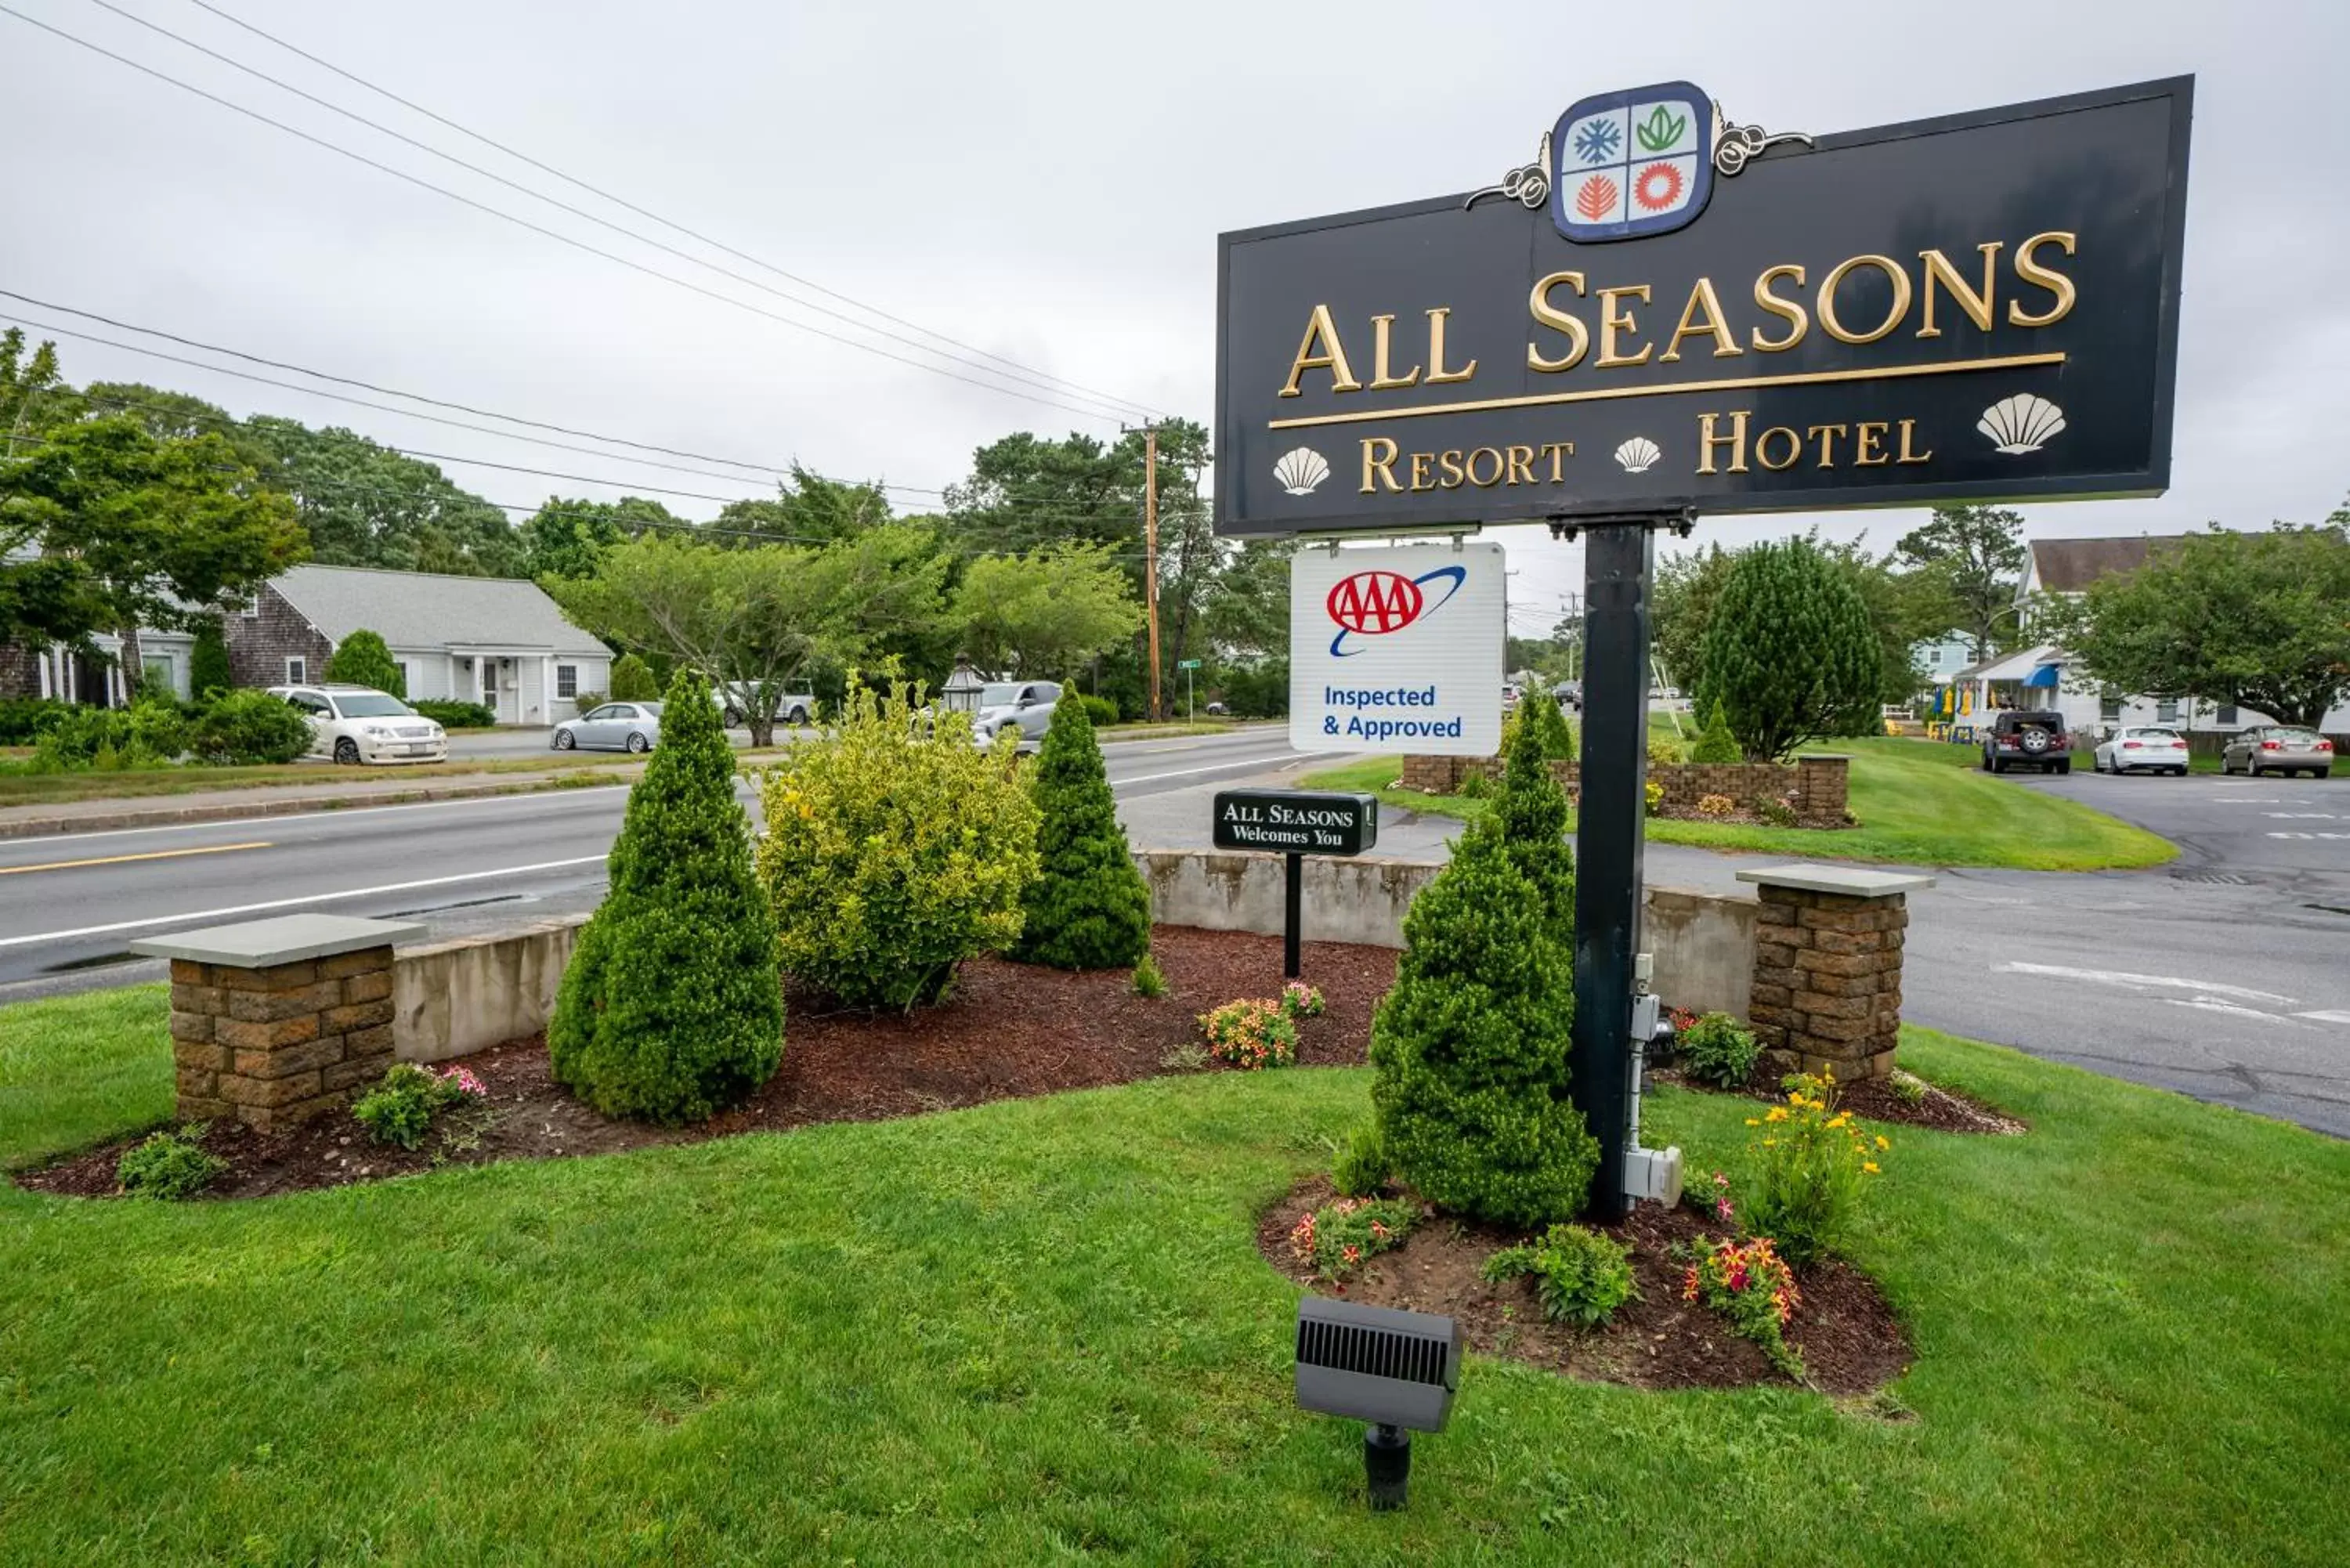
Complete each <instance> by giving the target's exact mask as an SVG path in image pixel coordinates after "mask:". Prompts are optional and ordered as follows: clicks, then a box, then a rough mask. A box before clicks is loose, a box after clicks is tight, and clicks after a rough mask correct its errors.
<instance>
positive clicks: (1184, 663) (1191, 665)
mask: <svg viewBox="0 0 2350 1568" xmlns="http://www.w3.org/2000/svg"><path fill="white" fill-rule="evenodd" d="M1175 668H1176V669H1178V670H1197V669H1199V668H1200V661H1199V660H1198V659H1180V660H1178V661H1177V662H1176V665H1175Z"/></svg>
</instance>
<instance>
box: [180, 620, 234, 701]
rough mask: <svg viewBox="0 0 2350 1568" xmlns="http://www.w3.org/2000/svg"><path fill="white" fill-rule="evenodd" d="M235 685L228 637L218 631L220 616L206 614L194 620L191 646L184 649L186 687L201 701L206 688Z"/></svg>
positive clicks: (225, 688)
mask: <svg viewBox="0 0 2350 1568" xmlns="http://www.w3.org/2000/svg"><path fill="white" fill-rule="evenodd" d="M235 688H236V674H235V671H234V670H232V669H231V668H230V665H229V660H228V641H227V639H225V638H224V637H223V636H222V635H221V623H220V618H219V617H218V616H206V617H204V618H203V619H202V620H200V621H198V622H196V642H195V646H194V647H193V648H192V649H189V650H188V691H189V692H190V694H191V695H192V696H193V697H194V698H195V699H196V701H199V702H201V701H203V699H204V696H205V694H206V693H208V692H213V691H234V690H235Z"/></svg>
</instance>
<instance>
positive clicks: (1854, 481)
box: [1215, 77, 2194, 1215]
mask: <svg viewBox="0 0 2350 1568" xmlns="http://www.w3.org/2000/svg"><path fill="white" fill-rule="evenodd" d="M2193 102H2194V78H2191V77H2178V78H2170V79H2168V80H2162V81H2151V82H2141V83H2137V84H2135V85H2133V86H2128V87H2120V88H2109V89H2106V90H2104V91H2098V92H2086V93H2077V94H2074V95H2072V96H2070V97H2066V98H2059V99H2044V100H2042V101H2040V102H2036V103H2025V104H2015V105H2010V106H2007V107H2004V108H1999V109H1983V110H1979V111H1975V112H1971V113H1967V114H1958V115H1950V116H1946V117H1944V118H1941V119H1926V120H1918V121H1913V122H1911V123H1908V124H1903V125H1892V126H1883V127H1878V128H1876V129H1873V130H1855V131H1844V132H1837V133H1834V134H1824V135H1819V136H1813V135H1810V134H1807V133H1804V132H1800V131H1790V130H1783V129H1782V130H1768V131H1766V130H1763V129H1762V128H1761V127H1759V126H1756V125H1752V124H1747V125H1742V124H1738V123H1736V122H1734V121H1732V120H1731V119H1730V118H1729V117H1728V116H1727V115H1726V114H1725V113H1724V112H1723V110H1722V109H1721V105H1720V104H1719V103H1717V102H1714V101H1713V100H1712V99H1709V98H1708V97H1707V96H1706V95H1705V94H1704V93H1703V92H1702V91H1701V90H1700V89H1699V88H1697V87H1695V86H1694V85H1692V84H1690V83H1689V82H1680V81H1676V82H1660V83H1656V84H1653V85H1651V86H1648V87H1643V88H1629V89H1626V90H1621V91H1614V92H1607V93H1601V94H1597V95H1595V96H1592V97H1588V98H1585V99H1579V100H1577V101H1575V103H1573V104H1570V105H1569V106H1568V107H1567V108H1566V109H1565V112H1564V113H1562V114H1561V115H1560V116H1559V117H1558V119H1556V120H1555V121H1554V122H1552V123H1551V124H1550V125H1549V126H1548V127H1547V128H1545V129H1544V130H1543V131H1542V132H1541V133H1540V140H1539V144H1538V145H1539V151H1537V152H1536V154H1535V157H1534V161H1532V162H1529V163H1525V164H1522V165H1520V166H1518V167H1516V168H1513V169H1510V170H1509V171H1507V172H1506V173H1504V174H1503V176H1502V178H1501V179H1500V181H1499V182H1497V183H1494V184H1491V185H1488V186H1485V187H1484V188H1482V189H1480V190H1476V191H1472V192H1467V193H1465V194H1461V195H1452V196H1443V197H1438V198H1434V199H1432V200H1429V201H1424V202H1409V203H1406V204H1403V205H1400V206H1394V207H1384V208H1378V209H1376V210H1372V211H1368V212H1358V213H1341V214H1338V215H1336V216H1332V217H1324V218H1313V219H1307V220H1305V221H1302V222H1295V223H1277V224H1274V225H1271V226H1268V227H1264V228H1257V229H1250V230H1246V231H1243V232H1240V233H1235V234H1225V235H1223V236H1222V240H1221V242H1220V244H1219V251H1218V274H1219V275H1218V288H1217V332H1218V339H1217V367H1216V370H1217V374H1216V380H1217V392H1216V397H1217V401H1216V432H1215V446H1216V452H1217V462H1216V531H1217V533H1219V534H1220V535H1259V536H1262V535H1305V536H1316V537H1322V538H1331V539H1334V540H1335V537H1336V536H1337V535H1349V534H1352V535H1374V536H1376V535H1387V536H1389V537H1392V536H1394V535H1399V534H1411V533H1418V534H1427V533H1432V532H1447V533H1451V534H1453V535H1455V539H1456V547H1457V541H1458V539H1459V536H1460V535H1462V534H1466V533H1469V532H1472V531H1474V530H1475V529H1477V528H1478V527H1480V526H1481V525H1482V524H1495V523H1513V522H1516V523H1526V522H1547V523H1549V524H1551V529H1552V533H1553V534H1554V535H1564V536H1566V537H1569V538H1572V537H1575V536H1577V535H1586V534H1587V538H1586V552H1585V572H1586V604H1587V607H1588V611H1587V614H1588V619H1587V621H1586V636H1587V638H1588V641H1587V643H1586V649H1587V658H1586V668H1585V671H1584V680H1585V687H1584V703H1585V706H1584V744H1583V756H1584V762H1583V774H1582V780H1583V798H1582V807H1581V812H1580V815H1579V820H1578V826H1577V829H1576V841H1575V842H1576V851H1577V858H1578V860H1579V861H1580V867H1581V872H1580V876H1579V877H1578V878H1577V881H1576V892H1575V927H1576V932H1575V944H1576V946H1575V1039H1574V1052H1573V1056H1574V1081H1573V1093H1574V1096H1575V1103H1576V1104H1577V1105H1578V1106H1580V1107H1582V1109H1583V1110H1584V1113H1585V1116H1586V1119H1587V1121H1588V1124H1589V1126H1590V1128H1591V1130H1592V1132H1593V1133H1594V1135H1596V1137H1598V1139H1599V1140H1600V1145H1601V1148H1602V1150H1603V1151H1604V1158H1602V1160H1601V1161H1600V1166H1599V1172H1598V1175H1597V1177H1596V1179H1595V1183H1594V1189H1593V1194H1592V1200H1593V1207H1594V1208H1595V1209H1596V1210H1598V1211H1599V1212H1600V1213H1602V1214H1603V1215H1614V1214H1617V1213H1620V1212H1621V1211H1622V1210H1624V1209H1625V1207H1626V1206H1627V1170H1628V1169H1629V1168H1630V1167H1631V1166H1632V1165H1633V1163H1634V1161H1633V1159H1631V1158H1627V1150H1634V1149H1637V1147H1638V1145H1637V1136H1638V1128H1637V1127H1633V1125H1632V1118H1633V1116H1634V1115H1635V1114H1636V1113H1635V1110H1634V1105H1635V1099H1634V1096H1633V1095H1632V1092H1631V1090H1632V1085H1631V1082H1630V1072H1631V1066H1630V1063H1631V1051H1630V1046H1631V1042H1630V1032H1631V1028H1632V1015H1633V1007H1632V1002H1633V992H1634V986H1633V973H1634V961H1635V957H1636V955H1637V953H1638V948H1639V898H1640V883H1639V878H1640V869H1641V864H1640V863H1641V836H1642V818H1643V816H1644V815H1645V810H1644V807H1645V802H1644V800H1643V787H1642V786H1643V784H1644V783H1645V771H1646V757H1647V718H1648V591H1649V583H1650V575H1651V574H1650V566H1651V562H1652V559H1653V556H1654V550H1655V545H1654V534H1655V532H1656V530H1657V529H1659V528H1661V527H1670V528H1673V529H1675V530H1676V531H1677V532H1681V533H1684V534H1685V533H1687V532H1688V530H1689V528H1690V524H1691V523H1692V521H1693V520H1694V519H1695V518H1696V517H1697V516H1698V515H1699V514H1700V513H1705V514H1712V513H1762V512H1786V511H1820V510H1826V509H1831V508H1838V507H1857V506H1885V505H1910V506H1916V505H1928V504H1934V503H1937V502H1942V501H1954V502H1994V501H2014V500H2054V499H2062V498H2068V497H2070V498H2098V499H2106V498H2112V497H2116V496H2130V495H2159V494H2161V493H2162V492H2163V491H2164V490H2165V489H2166V488H2168V484H2169V482H2170V448H2171V408H2172V392H2173V383H2174V380H2175V377H2176V371H2177V366H2178V301H2179V267H2180V258H2181V254H2182V252H2183V249H2184V240H2185V232H2186V221H2187V220H2186V213H2187V153H2188V143H2189V125H2190V121H2191V119H2192V109H2193ZM1528 140H1530V141H1531V140H1534V137H1532V136H1530V137H1529V139H1528ZM1481 547H1482V549H1484V550H1487V551H1490V552H1491V553H1492V556H1493V557H1494V567H1495V571H1494V576H1496V577H1497V578H1498V575H1499V573H1498V556H1499V554H1500V552H1499V547H1498V546H1495V545H1483V546H1480V545H1469V546H1467V550H1468V552H1469V556H1468V558H1466V559H1464V560H1463V562H1462V563H1461V565H1460V566H1457V567H1454V568H1451V570H1447V569H1446V568H1445V566H1444V564H1443V563H1440V562H1439V561H1436V560H1427V561H1419V560H1418V559H1416V558H1411V555H1412V552H1411V548H1410V547H1407V548H1406V549H1405V550H1402V551H1396V552H1389V554H1390V555H1392V556H1397V557H1403V558H1402V559H1399V560H1397V561H1395V562H1392V563H1391V562H1387V561H1382V560H1380V559H1378V554H1377V553H1376V552H1355V551H1341V552H1339V553H1338V555H1339V557H1340V558H1338V559H1336V560H1333V561H1329V562H1323V561H1321V560H1319V559H1318V557H1319V556H1320V552H1309V553H1307V554H1306V555H1304V556H1299V557H1298V559H1297V562H1296V564H1295V566H1294V567H1293V574H1294V575H1293V597H1292V627H1293V636H1292V644H1293V646H1292V659H1293V665H1292V669H1293V673H1294V675H1295V672H1297V671H1300V670H1305V667H1306V666H1305V660H1306V659H1307V658H1308V657H1311V658H1312V659H1316V660H1318V661H1319V662H1320V666H1321V668H1320V669H1319V670H1318V671H1317V674H1316V678H1315V680H1314V681H1313V682H1312V684H1311V686H1310V687H1306V686H1300V685H1297V684H1295V683H1294V685H1293V700H1292V731H1291V734H1292V744H1293V745H1295V746H1296V747H1297V749H1299V750H1301V751H1303V750H1308V749H1317V750H1342V749H1343V750H1361V751H1378V750H1380V749H1382V746H1383V745H1384V746H1386V747H1387V748H1388V749H1402V748H1401V747H1399V746H1397V745H1396V742H1397V741H1398V740H1399V739H1402V738H1405V737H1409V746H1410V749H1414V750H1422V751H1429V752H1438V753H1446V752H1450V753H1475V754H1487V753H1490V752H1491V751H1492V750H1493V749H1494V748H1493V747H1492V745H1490V744H1488V743H1486V741H1485V737H1484V736H1483V735H1482V734H1478V733H1472V732H1474V731H1476V730H1477V729H1478V728H1479V727H1480V726H1481V725H1482V724H1483V723H1484V722H1486V721H1487V715H1486V713H1485V711H1484V709H1485V703H1484V701H1483V700H1482V698H1481V697H1477V696H1475V693H1476V691H1478V690H1479V689H1480V688H1481V687H1482V685H1483V683H1484V680H1483V676H1482V672H1481V670H1471V668H1470V667H1469V665H1468V664H1467V663H1466V662H1465V657H1466V656H1467V655H1470V654H1474V656H1475V657H1476V658H1478V659H1482V658H1483V657H1484V656H1485V650H1484V639H1485V638H1486V636H1487V633H1488V632H1489V631H1490V629H1491V626H1492V621H1493V620H1494V619H1495V617H1494V616H1492V615H1490V614H1487V613H1484V612H1482V611H1479V612H1477V613H1464V612H1465V611H1466V607H1467V606H1468V605H1469V603H1470V601H1469V599H1468V598H1467V597H1465V594H1466V591H1467V590H1469V589H1471V588H1472V587H1474V586H1475V585H1476V584H1477V583H1478V582H1479V581H1480V580H1481V572H1482V569H1483V568H1482V566H1481V565H1480V564H1479V562H1478V561H1477V560H1476V559H1475V558H1474V553H1475V552H1476V551H1477V550H1479V549H1480V548H1481ZM1334 548H1335V544H1334ZM1350 555H1351V556H1356V560H1355V561H1354V562H1352V563H1347V562H1346V561H1345V560H1344V559H1343V557H1344V556H1350ZM1307 587H1311V588H1312V589H1313V590H1314V591H1313V592H1312V593H1308V592H1306V591H1305V589H1306V588H1307ZM1456 596H1461V597H1456ZM1448 602H1450V603H1451V605H1452V607H1451V608H1450V609H1445V610H1444V613H1443V614H1442V615H1441V616H1440V615H1438V614H1436V613H1435V611H1436V610H1438V609H1442V608H1444V606H1445V605H1446V604H1447V603H1448ZM1312 639H1318V640H1312ZM1407 644H1409V646H1408V647H1407V646H1406V645H1407ZM1431 670H1434V671H1438V672H1439V677H1438V678H1436V679H1431V678H1430V674H1429V672H1430V671H1431ZM1447 670H1450V671H1451V674H1450V675H1445V674H1443V672H1444V671H1447ZM1356 671H1359V672H1360V675H1361V677H1364V678H1356V676H1355V673H1354V672H1356ZM1496 675H1498V671H1497V672H1496ZM1493 684H1494V686H1495V689H1496V701H1497V702H1498V679H1496V680H1495V681H1494V683H1493ZM1309 702H1310V703H1312V704H1315V705H1317V707H1318V710H1319V711H1320V714H1321V716H1320V717H1319V718H1318V719H1315V720H1314V721H1312V722H1310V723H1303V722H1301V721H1300V717H1299V715H1300V713H1301V711H1302V708H1301V705H1302V704H1305V703H1309ZM1341 710H1343V714H1342V713H1341ZM1493 717H1494V718H1496V719H1497V718H1498V712H1497V711H1496V713H1495V714H1494V715H1493ZM1357 738H1359V741H1360V743H1349V742H1353V741H1356V740H1357ZM1632 1179H1634V1180H1636V1181H1637V1179H1638V1178H1637V1176H1636V1177H1634V1178H1632Z"/></svg>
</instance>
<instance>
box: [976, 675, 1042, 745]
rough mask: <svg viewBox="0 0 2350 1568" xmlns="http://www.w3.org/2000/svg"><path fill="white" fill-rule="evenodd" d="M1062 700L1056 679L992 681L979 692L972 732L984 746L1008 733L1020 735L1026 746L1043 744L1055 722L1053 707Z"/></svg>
mask: <svg viewBox="0 0 2350 1568" xmlns="http://www.w3.org/2000/svg"><path fill="white" fill-rule="evenodd" d="M1060 700H1061V683H1060V682H1059V681H1057V680H991V681H989V682H988V683H987V684H986V685H985V686H983V687H982V688H981V689H980V693H979V711H978V713H977V714H975V715H974V716H973V717H972V726H971V727H972V734H974V735H975V736H977V737H978V738H979V740H980V742H982V743H983V744H984V743H985V742H990V741H993V739H995V737H996V736H998V735H1001V734H1003V733H1004V732H1006V731H1011V732H1015V733H1017V734H1018V735H1019V737H1020V741H1021V743H1022V744H1023V745H1025V744H1026V743H1027V742H1030V741H1041V740H1043V739H1044V738H1045V729H1046V728H1047V727H1048V726H1049V725H1050V724H1051V723H1052V722H1053V705H1054V704H1055V703H1056V702H1058V701H1060Z"/></svg>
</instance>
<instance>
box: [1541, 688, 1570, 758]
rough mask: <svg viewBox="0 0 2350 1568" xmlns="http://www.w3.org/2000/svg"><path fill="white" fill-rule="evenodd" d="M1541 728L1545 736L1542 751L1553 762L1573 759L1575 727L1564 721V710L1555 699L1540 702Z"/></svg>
mask: <svg viewBox="0 0 2350 1568" xmlns="http://www.w3.org/2000/svg"><path fill="white" fill-rule="evenodd" d="M1542 707H1543V711H1544V718H1543V728H1544V732H1545V738H1544V742H1543V751H1544V753H1545V754H1547V755H1548V756H1549V758H1550V760H1551V761H1553V762H1555V763H1571V762H1573V761H1575V727H1574V726H1573V725H1571V724H1569V723H1568V722H1566V711H1565V709H1562V708H1561V707H1560V706H1559V705H1558V704H1557V703H1556V702H1555V701H1549V702H1544V703H1543V704H1542Z"/></svg>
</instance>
